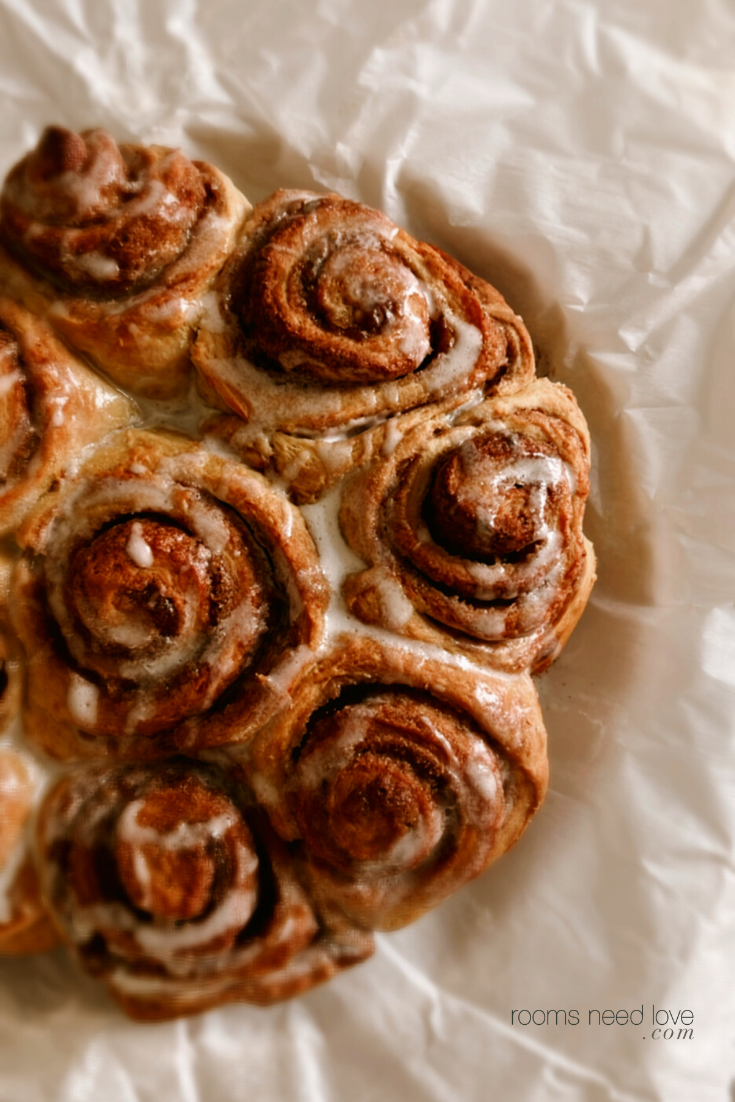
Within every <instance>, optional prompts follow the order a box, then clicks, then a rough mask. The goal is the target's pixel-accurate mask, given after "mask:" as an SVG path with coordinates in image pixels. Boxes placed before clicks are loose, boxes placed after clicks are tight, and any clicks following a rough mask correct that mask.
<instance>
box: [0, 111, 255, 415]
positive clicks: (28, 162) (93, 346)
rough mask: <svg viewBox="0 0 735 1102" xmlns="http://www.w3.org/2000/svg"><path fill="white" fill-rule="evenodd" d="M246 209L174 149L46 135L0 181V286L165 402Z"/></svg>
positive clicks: (127, 381)
mask: <svg viewBox="0 0 735 1102" xmlns="http://www.w3.org/2000/svg"><path fill="white" fill-rule="evenodd" d="M249 209H250V208H249V204H248V203H247V200H246V199H245V198H244V196H242V195H241V194H240V192H239V191H238V190H237V189H236V188H235V187H234V185H233V184H232V182H231V181H230V180H229V179H228V178H227V177H226V176H224V175H223V174H222V173H221V172H219V171H218V170H217V169H215V168H213V167H212V166H211V165H208V164H205V163H204V162H192V161H190V160H189V159H188V158H187V157H185V156H184V154H183V153H182V152H181V151H180V150H175V149H167V148H165V147H163V146H141V145H130V144H127V145H126V144H123V145H118V144H117V143H116V142H115V141H114V139H113V138H111V137H110V135H109V134H107V133H106V132H105V131H103V130H87V131H84V132H83V133H81V134H75V133H73V132H71V131H68V130H64V129H63V128H61V127H49V128H47V130H46V131H44V133H43V135H42V136H41V140H40V142H39V145H38V146H37V148H36V149H34V150H33V151H32V152H31V153H29V154H28V155H27V156H26V157H24V158H23V160H21V161H20V162H19V163H18V164H17V165H16V166H15V167H14V168H13V169H12V170H11V172H10V173H9V175H8V177H7V180H6V182H5V186H4V189H3V193H2V202H1V204H0V238H1V239H2V241H3V243H4V245H5V250H6V251H5V252H3V253H2V254H0V279H2V280H3V281H4V282H5V283H6V284H7V285H9V286H10V288H11V289H12V291H13V292H14V293H15V294H16V295H18V296H19V297H21V298H23V300H24V301H26V302H27V304H28V305H29V306H31V307H32V308H33V309H35V310H36V311H38V312H39V313H48V317H49V319H50V320H51V321H52V322H53V324H54V326H55V328H56V329H58V330H59V332H60V333H62V334H63V336H64V337H65V338H66V339H67V340H68V341H69V342H70V344H72V345H73V346H74V347H75V348H77V349H79V350H81V351H83V352H85V353H87V354H88V355H89V356H90V357H91V358H92V359H93V360H94V361H95V363H96V364H97V365H98V366H99V367H101V368H102V369H103V370H104V371H106V372H107V373H108V374H109V375H110V376H111V377H112V378H113V379H114V380H115V381H116V382H118V383H120V384H121V385H123V386H125V387H128V388H129V389H130V390H132V391H134V392H135V393H136V394H143V395H146V396H148V397H152V398H169V397H172V396H174V395H176V394H180V393H182V392H183V391H184V390H185V389H186V386H187V385H188V381H189V374H190V360H189V345H190V342H191V338H192V333H193V328H194V326H195V324H196V321H197V318H198V314H199V311H200V309H201V305H202V299H203V296H204V295H205V294H206V293H207V291H208V290H209V288H210V286H211V284H212V282H213V280H214V277H215V276H216V274H217V272H218V271H219V269H220V268H221V267H222V265H223V264H224V262H225V260H226V258H227V256H228V255H229V253H230V251H231V249H232V246H233V244H234V241H235V237H236V234H237V231H238V229H239V227H240V225H241V223H242V220H243V218H244V217H245V214H246V212H247V211H248V210H249Z"/></svg>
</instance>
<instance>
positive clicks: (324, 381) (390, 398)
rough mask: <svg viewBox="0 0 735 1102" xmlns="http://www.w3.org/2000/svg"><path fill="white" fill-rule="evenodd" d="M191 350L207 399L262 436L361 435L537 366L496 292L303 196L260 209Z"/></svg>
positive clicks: (362, 219)
mask: <svg viewBox="0 0 735 1102" xmlns="http://www.w3.org/2000/svg"><path fill="white" fill-rule="evenodd" d="M193 355H194V361H195V364H196V366H197V368H198V370H199V373H200V377H201V380H202V387H203V390H204V393H205V394H206V395H207V396H208V398H209V399H210V400H213V401H215V402H217V401H219V402H220V403H222V405H223V408H229V409H232V410H234V411H235V413H237V415H238V416H239V417H241V418H242V419H243V420H245V421H247V422H249V423H250V424H251V425H252V428H253V432H254V433H256V434H257V431H258V428H259V426H260V427H262V426H265V428H266V429H267V430H269V431H273V430H281V431H285V432H288V433H296V434H297V435H299V434H309V433H322V434H323V433H328V432H334V431H340V432H343V431H346V430H349V431H354V430H355V429H357V428H361V427H367V426H368V425H369V424H370V423H371V422H372V421H374V419H376V418H379V419H383V418H385V417H388V416H389V415H391V414H395V413H397V412H400V411H403V410H408V409H413V408H415V407H417V406H423V405H427V404H430V403H433V402H436V401H439V400H441V399H453V400H454V401H455V403H459V402H462V401H464V400H465V399H466V398H467V397H468V396H469V395H470V394H472V393H474V392H482V391H483V390H488V391H489V392H493V393H503V392H506V391H512V390H514V389H516V388H518V387H519V386H522V385H523V383H524V382H525V381H528V380H529V379H530V378H531V377H532V376H533V371H534V361H533V351H532V348H531V343H530V340H529V337H528V334H527V332H526V329H525V327H524V325H523V322H522V321H521V320H520V318H518V317H517V316H516V315H515V314H514V313H513V311H512V310H511V309H510V308H509V306H508V305H507V304H506V302H505V301H504V300H503V298H502V296H501V295H500V294H499V293H498V292H497V291H496V290H495V289H494V288H493V287H490V286H489V285H488V284H486V283H484V282H483V281H482V280H479V279H477V278H476V277H475V276H473V275H471V273H470V272H468V271H467V270H466V269H465V268H463V267H462V265H460V264H458V263H457V261H455V260H453V259H451V258H450V257H448V256H446V255H445V254H444V253H442V252H441V251H440V250H439V249H436V248H434V247H432V246H431V245H427V244H424V243H423V242H419V241H415V240H414V239H413V238H412V237H410V236H409V235H408V234H407V233H405V232H404V231H403V230H401V229H399V228H398V227H397V226H395V225H394V224H393V223H392V222H391V221H390V220H389V219H388V218H387V217H386V216H385V215H384V214H381V213H380V212H379V211H375V210H371V209H370V208H369V207H366V206H363V205H362V204H360V203H355V202H352V201H351V200H349V199H343V198H341V197H340V196H338V195H332V194H328V195H316V194H313V193H312V192H301V191H277V192H276V193H275V194H274V195H273V196H272V197H271V198H270V199H267V200H266V201H265V202H264V203H261V204H260V205H259V206H257V207H256V208H255V209H254V210H253V212H252V215H251V217H250V219H249V220H248V222H247V223H246V225H245V227H244V229H243V232H242V236H241V238H240V241H239V244H238V246H237V248H236V250H235V252H234V253H233V255H232V258H231V260H230V261H229V262H228V264H227V265H226V267H225V269H224V270H223V273H222V276H221V277H220V278H219V279H218V281H217V295H216V297H215V298H213V299H212V300H211V301H210V305H209V309H208V310H207V311H206V313H205V314H204V315H203V319H202V324H201V327H200V331H199V335H198V338H197V341H196V344H195V348H194V353H193Z"/></svg>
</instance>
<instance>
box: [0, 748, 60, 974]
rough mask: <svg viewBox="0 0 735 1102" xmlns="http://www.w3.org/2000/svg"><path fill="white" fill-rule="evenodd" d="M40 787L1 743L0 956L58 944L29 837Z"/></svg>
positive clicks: (20, 757) (19, 758)
mask: <svg viewBox="0 0 735 1102" xmlns="http://www.w3.org/2000/svg"><path fill="white" fill-rule="evenodd" d="M37 789H38V784H37V780H36V778H35V777H34V776H33V772H32V769H31V768H29V762H28V760H27V759H26V757H25V756H24V755H23V754H22V753H19V752H18V751H17V750H15V749H14V748H13V747H12V746H10V745H7V744H3V743H2V742H0V955H4V954H16V953H40V952H42V951H43V950H45V949H50V948H52V946H54V945H55V944H56V943H57V941H58V935H57V933H56V929H55V927H54V924H53V922H52V921H51V919H50V917H49V915H48V912H47V911H46V908H45V906H44V904H43V902H42V900H41V895H40V890H39V884H38V877H37V874H36V868H35V864H34V862H33V858H32V855H31V847H30V838H29V835H28V826H29V819H30V816H31V812H32V809H33V805H34V801H35V797H36V791H37Z"/></svg>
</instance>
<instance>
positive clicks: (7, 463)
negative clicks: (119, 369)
mask: <svg viewBox="0 0 735 1102" xmlns="http://www.w3.org/2000/svg"><path fill="white" fill-rule="evenodd" d="M133 414H134V406H133V405H132V403H131V402H130V401H129V399H127V398H125V397H124V396H123V395H122V394H120V393H119V391H117V390H115V389H113V388H112V387H111V386H109V385H108V384H107V383H105V382H103V381H102V379H100V378H98V377H97V376H96V375H95V374H94V373H93V372H92V371H90V370H89V368H88V367H86V365H85V364H83V363H82V362H81V361H80V360H78V359H76V357H74V356H72V355H71V353H70V352H68V350H67V349H66V348H65V347H64V346H63V345H62V344H61V342H60V341H59V340H58V339H57V338H56V337H55V336H54V335H53V333H52V331H51V330H50V329H49V328H48V326H46V325H45V324H44V323H43V322H42V321H40V320H39V319H38V318H36V317H34V316H33V314H31V313H30V312H29V311H28V310H26V309H24V308H23V307H22V306H19V305H18V304H17V303H15V302H13V301H11V300H10V299H7V298H0V536H2V535H5V534H7V533H8V532H11V531H13V530H14V529H15V528H17V526H18V525H19V524H20V522H21V520H22V519H23V517H24V516H25V514H26V513H27V512H28V511H29V509H30V508H31V507H32V506H33V505H34V504H35V502H36V501H37V500H38V498H39V497H40V496H41V494H43V493H44V492H45V491H46V490H47V489H48V488H49V486H51V484H52V483H53V482H54V481H55V480H56V479H58V478H61V477H62V476H63V475H64V474H65V473H67V472H68V471H69V470H70V469H73V468H74V466H75V465H76V464H77V463H78V462H79V459H80V456H82V455H83V454H84V449H85V447H86V446H87V445H89V444H92V443H93V442H94V441H96V440H99V439H101V438H102V437H104V436H105V435H106V434H107V433H109V432H111V431H112V430H113V429H115V428H120V427H121V426H122V425H124V424H127V423H129V422H130V420H131V419H132V417H133Z"/></svg>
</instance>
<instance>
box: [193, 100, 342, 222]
mask: <svg viewBox="0 0 735 1102" xmlns="http://www.w3.org/2000/svg"><path fill="white" fill-rule="evenodd" d="M243 128H244V131H245V132H244V133H240V132H234V131H233V130H232V128H231V124H230V125H228V126H227V127H225V126H222V125H220V124H219V123H218V124H217V125H216V126H212V124H211V123H210V122H208V121H201V122H198V121H196V120H194V121H191V122H189V123H188V124H187V126H186V128H185V130H186V134H187V136H188V137H189V138H190V139H191V142H192V144H193V145H194V144H195V148H196V150H197V157H198V158H199V159H201V160H206V161H210V162H211V163H212V164H214V165H217V167H218V168H219V169H221V171H222V172H224V173H226V175H227V176H229V177H230V179H231V180H232V181H233V183H234V184H235V186H236V187H238V188H239V189H240V190H241V191H242V192H243V193H244V194H245V195H246V196H247V198H248V199H249V200H250V202H251V203H259V202H261V200H263V199H265V198H266V197H267V196H268V195H270V194H271V193H272V192H273V191H275V190H276V189H277V188H303V189H306V190H308V191H321V190H323V189H322V188H320V187H319V185H317V184H315V183H314V176H313V173H312V172H311V170H310V168H309V162H308V161H307V159H306V157H304V155H303V154H301V153H299V152H298V150H295V149H294V148H293V147H292V146H290V145H289V144H288V142H286V141H284V139H283V136H282V135H281V134H279V133H278V131H277V130H275V129H271V128H269V127H267V126H265V125H263V124H259V127H258V129H257V130H255V129H253V128H252V127H250V126H249V124H248V123H246V122H243ZM188 152H189V154H190V155H191V153H192V151H191V149H189V150H188Z"/></svg>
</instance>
